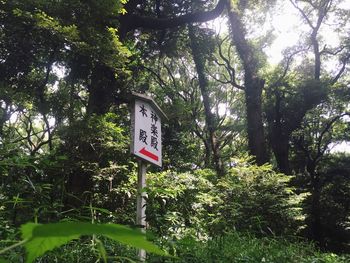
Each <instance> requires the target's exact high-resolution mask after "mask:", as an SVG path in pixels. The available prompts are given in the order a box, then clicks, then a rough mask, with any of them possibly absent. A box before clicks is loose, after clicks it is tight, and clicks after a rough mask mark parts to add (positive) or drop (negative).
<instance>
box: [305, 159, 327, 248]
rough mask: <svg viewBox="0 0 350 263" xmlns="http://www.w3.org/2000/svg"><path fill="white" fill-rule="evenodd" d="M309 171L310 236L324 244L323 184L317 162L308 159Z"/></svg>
mask: <svg viewBox="0 0 350 263" xmlns="http://www.w3.org/2000/svg"><path fill="white" fill-rule="evenodd" d="M307 171H308V173H309V174H310V177H311V198H312V199H311V207H310V222H309V229H310V238H311V239H312V240H314V241H315V242H317V243H318V244H319V245H321V246H322V244H323V238H322V236H323V235H322V225H321V206H320V198H321V184H320V178H319V175H318V174H317V173H316V164H315V162H314V161H312V160H308V164H307Z"/></svg>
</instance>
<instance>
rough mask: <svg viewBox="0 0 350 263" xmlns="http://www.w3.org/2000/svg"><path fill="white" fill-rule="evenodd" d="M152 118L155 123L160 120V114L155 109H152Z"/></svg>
mask: <svg viewBox="0 0 350 263" xmlns="http://www.w3.org/2000/svg"><path fill="white" fill-rule="evenodd" d="M151 119H152V122H154V123H157V121H158V116H157V114H155V113H154V112H153V111H151Z"/></svg>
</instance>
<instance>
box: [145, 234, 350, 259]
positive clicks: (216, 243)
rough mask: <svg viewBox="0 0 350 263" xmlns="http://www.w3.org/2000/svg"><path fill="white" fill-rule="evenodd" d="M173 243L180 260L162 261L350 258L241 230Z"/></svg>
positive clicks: (299, 243)
mask: <svg viewBox="0 0 350 263" xmlns="http://www.w3.org/2000/svg"><path fill="white" fill-rule="evenodd" d="M170 247H171V250H172V251H174V254H176V255H177V256H178V258H179V260H177V261H174V260H171V259H163V260H162V262H192V263H197V262H198V263H204V262H208V263H209V262H220V263H225V262H227V263H228V262H231V263H236V262H237V263H238V262H269V263H280V262H295V263H297V262H298V263H299V262H300V263H315V262H319V263H346V262H348V260H349V257H347V256H337V255H335V254H332V253H321V252H319V251H318V250H317V249H316V248H315V246H313V245H312V244H309V243H304V242H300V241H299V242H295V241H294V242H291V241H288V240H285V239H281V238H279V239H274V238H266V237H265V238H256V237H252V236H250V235H243V234H238V233H228V234H226V235H225V236H223V237H215V238H213V239H211V240H208V241H206V242H201V241H196V240H194V239H193V238H184V239H182V240H179V241H178V242H176V243H175V244H172V246H170ZM149 262H160V258H158V257H152V258H151V259H150V260H149Z"/></svg>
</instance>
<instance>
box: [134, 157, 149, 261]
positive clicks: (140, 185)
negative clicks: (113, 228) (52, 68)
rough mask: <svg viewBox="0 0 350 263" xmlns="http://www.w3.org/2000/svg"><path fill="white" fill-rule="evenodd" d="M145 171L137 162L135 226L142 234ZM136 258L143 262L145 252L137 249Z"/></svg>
mask: <svg viewBox="0 0 350 263" xmlns="http://www.w3.org/2000/svg"><path fill="white" fill-rule="evenodd" d="M146 169H147V164H146V163H145V162H144V161H142V160H138V172H137V200H136V225H138V226H139V227H141V228H142V229H141V231H142V232H144V231H145V228H146V199H145V197H146V192H144V191H143V189H144V188H145V187H146ZM138 257H139V259H140V260H141V261H145V259H146V251H145V250H143V249H139V251H138Z"/></svg>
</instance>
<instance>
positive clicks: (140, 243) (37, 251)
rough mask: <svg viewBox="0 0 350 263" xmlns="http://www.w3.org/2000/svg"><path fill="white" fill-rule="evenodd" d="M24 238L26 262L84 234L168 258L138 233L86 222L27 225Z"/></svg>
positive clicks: (124, 227) (127, 228)
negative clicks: (102, 237) (111, 240)
mask: <svg viewBox="0 0 350 263" xmlns="http://www.w3.org/2000/svg"><path fill="white" fill-rule="evenodd" d="M21 231H22V236H23V239H27V240H28V242H27V243H26V244H25V248H26V249H27V251H28V258H27V262H29V263H30V262H33V260H34V259H35V258H36V257H39V256H41V255H43V254H44V253H45V252H46V251H49V250H52V249H54V248H56V247H58V246H61V245H63V244H65V243H67V242H69V241H71V240H73V239H77V238H79V237H80V236H82V235H93V234H96V235H104V236H106V237H108V238H111V239H113V240H115V241H118V242H120V243H123V244H125V245H130V246H133V247H136V248H140V249H144V250H146V251H147V252H150V253H155V254H158V255H162V256H165V255H167V254H166V253H165V252H164V251H162V250H160V249H159V248H158V247H157V246H155V245H154V244H152V243H151V242H149V241H147V240H146V236H145V234H144V233H142V232H141V231H139V230H135V229H132V228H129V227H126V226H122V225H117V224H91V223H85V222H62V223H54V224H45V225H40V224H33V223H28V224H25V225H23V226H22V227H21Z"/></svg>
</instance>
